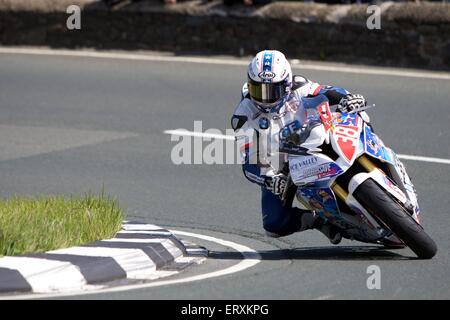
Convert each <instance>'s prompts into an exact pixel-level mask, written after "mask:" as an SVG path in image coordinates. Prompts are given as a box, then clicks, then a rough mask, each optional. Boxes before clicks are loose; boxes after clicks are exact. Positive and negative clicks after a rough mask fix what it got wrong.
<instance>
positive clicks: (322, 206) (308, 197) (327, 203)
mask: <svg viewBox="0 0 450 320" xmlns="http://www.w3.org/2000/svg"><path fill="white" fill-rule="evenodd" d="M297 198H298V200H299V201H300V203H302V204H304V205H305V207H306V208H309V209H310V210H313V211H314V212H315V213H316V214H317V215H319V216H320V217H321V218H322V219H324V220H325V221H329V222H330V223H332V224H334V225H335V226H337V227H339V228H340V229H342V230H344V231H345V233H346V236H347V237H349V238H351V239H357V240H359V241H377V240H379V239H382V238H384V237H386V236H387V235H388V234H389V231H387V230H385V229H383V228H381V227H380V226H379V225H378V223H377V222H376V221H375V220H373V218H371V219H370V220H369V219H367V215H368V214H367V213H366V214H364V213H363V212H362V210H364V208H362V207H361V206H360V205H359V203H357V202H356V200H354V202H353V203H352V202H350V207H351V208H352V209H353V210H354V213H352V214H349V213H346V212H343V211H341V210H340V209H339V206H338V202H337V199H336V196H335V194H334V192H333V190H332V189H331V188H329V187H326V186H323V187H315V186H314V187H310V186H305V187H303V188H301V187H299V189H298V191H297ZM352 198H353V197H352ZM353 199H354V198H353ZM369 217H370V215H369Z"/></svg>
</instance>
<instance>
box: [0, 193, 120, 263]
mask: <svg viewBox="0 0 450 320" xmlns="http://www.w3.org/2000/svg"><path fill="white" fill-rule="evenodd" d="M123 218H124V214H123V210H122V209H121V208H120V207H119V205H118V202H117V200H116V199H113V198H111V197H108V196H105V195H104V194H103V192H102V193H101V194H99V195H93V194H90V193H88V194H85V195H83V196H70V197H64V196H38V197H19V196H14V197H12V198H8V199H2V200H0V256H2V255H17V254H24V253H36V252H43V251H48V250H54V249H59V248H66V247H71V246H76V245H80V244H85V243H88V242H92V241H95V240H101V239H108V238H111V237H112V236H113V235H114V234H115V233H116V232H117V231H119V230H120V228H121V225H122V221H123Z"/></svg>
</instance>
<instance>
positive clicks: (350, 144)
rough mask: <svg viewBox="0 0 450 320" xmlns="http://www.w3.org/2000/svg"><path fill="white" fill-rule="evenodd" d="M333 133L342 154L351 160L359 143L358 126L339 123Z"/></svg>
mask: <svg viewBox="0 0 450 320" xmlns="http://www.w3.org/2000/svg"><path fill="white" fill-rule="evenodd" d="M333 134H334V137H335V139H336V142H337V145H338V146H339V149H340V150H341V151H342V154H343V155H344V157H345V158H346V159H347V160H348V161H351V160H352V158H353V156H354V154H355V152H356V147H357V145H358V137H359V130H358V127H354V126H344V125H338V126H336V127H335V129H334V132H333Z"/></svg>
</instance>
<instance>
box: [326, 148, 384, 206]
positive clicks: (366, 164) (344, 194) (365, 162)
mask: <svg viewBox="0 0 450 320" xmlns="http://www.w3.org/2000/svg"><path fill="white" fill-rule="evenodd" d="M356 161H357V162H358V163H359V164H360V165H361V166H362V167H363V168H364V169H366V172H367V173H370V172H372V171H373V170H376V169H378V168H377V167H376V166H375V165H374V164H373V163H372V161H370V159H368V158H367V157H366V155H364V154H363V155H362V156H360V157H359V158H357V159H356ZM331 189H332V190H333V192H334V194H335V195H336V196H337V197H338V198H339V199H341V200H342V201H344V202H347V198H348V191H346V190H345V189H344V188H342V187H341V186H340V185H339V184H337V182H336V180H335V181H334V182H333V183H332V184H331Z"/></svg>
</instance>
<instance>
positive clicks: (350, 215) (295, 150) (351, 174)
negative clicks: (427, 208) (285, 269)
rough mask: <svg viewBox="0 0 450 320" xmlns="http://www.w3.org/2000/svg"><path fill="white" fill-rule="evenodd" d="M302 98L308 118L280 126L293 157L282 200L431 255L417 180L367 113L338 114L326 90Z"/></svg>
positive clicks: (354, 232) (349, 229)
mask: <svg viewBox="0 0 450 320" xmlns="http://www.w3.org/2000/svg"><path fill="white" fill-rule="evenodd" d="M304 103H305V107H306V110H308V111H307V121H306V122H305V124H304V125H302V126H301V127H300V128H297V129H299V130H292V129H293V127H292V124H289V125H287V126H286V127H284V128H282V130H281V131H280V140H279V141H280V151H282V152H285V154H286V155H287V160H288V161H287V164H288V166H287V167H288V169H286V170H287V172H285V173H287V175H288V183H287V188H286V189H285V192H284V193H283V195H282V200H283V201H284V203H285V204H286V203H292V201H293V200H294V198H297V200H298V201H299V203H300V204H301V206H300V207H303V208H304V209H308V210H312V211H313V212H315V214H316V215H318V216H319V219H322V220H323V222H324V223H330V224H332V225H334V226H335V227H337V228H338V229H339V231H340V232H341V234H342V236H343V237H345V238H347V239H351V240H357V241H361V242H365V243H374V244H381V245H384V246H385V247H388V248H402V247H405V246H408V247H409V248H410V249H411V250H412V251H414V253H415V254H416V255H417V256H418V257H419V258H422V259H430V258H432V257H433V256H434V255H435V254H436V251H437V247H436V244H435V242H434V241H433V240H432V239H431V238H430V236H428V234H427V233H426V232H425V230H424V228H423V227H422V225H421V212H420V208H419V204H418V201H417V194H416V190H415V188H414V185H413V184H412V182H411V179H410V178H409V176H408V174H407V173H406V170H405V166H404V165H403V164H402V162H401V161H400V160H399V158H398V157H397V155H396V154H395V152H394V151H393V150H392V149H390V148H388V147H387V146H385V145H384V143H383V141H382V140H381V139H380V137H379V136H378V135H377V134H375V132H374V129H373V128H372V126H371V124H370V122H369V120H368V116H367V114H366V113H365V111H363V112H358V113H341V112H332V110H336V109H335V107H337V106H330V105H329V102H328V99H327V98H326V97H325V96H323V95H319V96H317V97H314V98H305V100H304Z"/></svg>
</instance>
